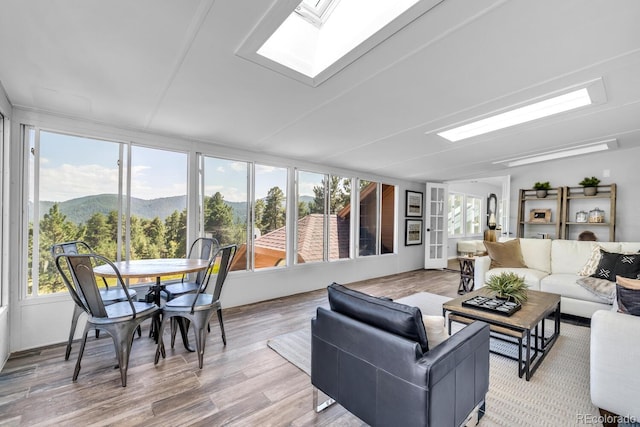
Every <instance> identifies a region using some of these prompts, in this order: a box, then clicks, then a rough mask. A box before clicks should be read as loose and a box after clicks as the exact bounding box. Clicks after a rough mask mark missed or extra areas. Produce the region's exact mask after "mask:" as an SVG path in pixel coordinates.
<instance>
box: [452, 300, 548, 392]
mask: <svg viewBox="0 0 640 427" xmlns="http://www.w3.org/2000/svg"><path fill="white" fill-rule="evenodd" d="M527 294H528V299H527V301H525V302H524V303H523V304H522V308H521V309H520V310H518V311H516V312H515V313H514V314H512V315H511V316H505V315H502V314H495V313H492V312H488V311H484V310H479V309H477V308H473V307H465V306H463V305H462V302H463V301H466V300H468V299H471V298H473V297H475V296H478V295H482V296H487V297H493V293H492V292H491V291H490V290H488V289H486V288H479V289H477V290H475V291H472V292H469V293H467V294H465V295H463V296H460V297H458V298H455V299H452V300H450V301H447V302H445V303H444V304H442V311H443V314H444V315H445V316H446V314H447V313H448V315H449V316H448V318H449V333H451V323H452V322H458V323H464V324H468V323H471V322H473V321H475V320H481V321H483V322H487V323H488V324H489V325H490V328H491V335H492V337H493V338H496V339H499V340H502V341H506V342H508V343H512V344H514V345H516V346H517V348H518V357H517V358H515V357H513V356H511V355H510V354H507V353H503V352H500V351H497V350H492V352H493V353H497V354H500V355H502V356H506V357H508V358H510V359H513V360H517V361H518V376H519V377H520V378H522V376H523V375H524V376H525V377H526V379H527V381H529V380H530V379H531V376H532V375H533V373H534V372H535V371H536V370H537V369H538V366H540V363H542V361H543V360H544V358H545V357H546V355H547V353H549V350H550V349H551V347H552V346H553V344H555V342H556V340H557V339H558V336H559V335H560V295H559V294H553V293H549V292H540V291H534V290H529V291H527ZM549 317H552V319H553V321H554V328H553V333H552V334H551V335H549V336H545V320H546V319H547V318H549Z"/></svg>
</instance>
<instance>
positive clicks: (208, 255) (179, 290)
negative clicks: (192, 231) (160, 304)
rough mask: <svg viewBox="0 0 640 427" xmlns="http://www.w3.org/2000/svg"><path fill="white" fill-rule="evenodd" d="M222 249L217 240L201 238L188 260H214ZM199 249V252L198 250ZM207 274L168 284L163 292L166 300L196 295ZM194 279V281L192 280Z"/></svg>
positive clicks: (193, 245) (196, 242)
mask: <svg viewBox="0 0 640 427" xmlns="http://www.w3.org/2000/svg"><path fill="white" fill-rule="evenodd" d="M219 247H220V243H218V240H217V239H214V238H211V237H199V238H197V239H196V240H194V241H193V243H192V244H191V247H190V248H189V254H188V256H187V258H200V259H209V260H210V259H212V258H213V256H214V255H215V253H216V251H217V250H218V248H219ZM198 249H199V250H198ZM205 276H206V272H205V271H199V272H197V273H196V274H195V275H192V277H191V276H189V275H187V276H183V277H182V279H181V280H180V282H178V283H168V284H166V285H164V286H163V288H162V292H163V293H164V294H165V297H166V300H167V301H171V300H172V299H174V298H176V297H179V296H180V295H184V294H191V293H196V292H197V291H198V289H200V288H201V286H202V283H203V281H204V279H205ZM191 278H193V280H190V279H191Z"/></svg>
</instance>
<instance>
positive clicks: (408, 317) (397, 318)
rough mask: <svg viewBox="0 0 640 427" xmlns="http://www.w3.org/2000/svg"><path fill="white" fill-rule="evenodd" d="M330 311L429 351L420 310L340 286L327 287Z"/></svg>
mask: <svg viewBox="0 0 640 427" xmlns="http://www.w3.org/2000/svg"><path fill="white" fill-rule="evenodd" d="M327 290H328V293H329V305H330V307H331V310H333V311H336V312H338V313H340V314H343V315H345V316H348V317H351V318H352V319H356V320H358V321H360V322H363V323H366V324H368V325H371V326H375V327H376V328H379V329H382V330H384V331H387V332H390V333H392V334H395V335H399V336H402V337H404V338H407V339H410V340H412V341H415V342H417V343H418V344H419V345H420V348H421V349H422V352H423V353H426V352H427V351H429V343H428V342H427V333H426V331H425V328H424V324H423V323H422V313H421V312H420V309H419V308H418V307H410V306H408V305H404V304H399V303H397V302H394V301H390V300H388V299H382V298H378V297H374V296H372V295H367V294H365V293H362V292H358V291H355V290H353V289H349V288H347V287H344V286H342V285H339V284H337V283H333V284H331V285H330V286H329V287H328V288H327Z"/></svg>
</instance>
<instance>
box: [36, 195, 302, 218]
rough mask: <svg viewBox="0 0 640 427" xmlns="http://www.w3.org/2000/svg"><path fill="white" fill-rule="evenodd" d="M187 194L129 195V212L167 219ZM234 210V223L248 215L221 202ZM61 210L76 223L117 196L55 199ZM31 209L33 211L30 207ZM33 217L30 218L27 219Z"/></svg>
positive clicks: (109, 207) (243, 206)
mask: <svg viewBox="0 0 640 427" xmlns="http://www.w3.org/2000/svg"><path fill="white" fill-rule="evenodd" d="M186 199H187V198H186V196H174V197H162V198H159V199H151V200H144V199H136V198H131V215H134V216H137V217H140V218H145V219H153V218H155V217H158V218H160V219H161V220H164V219H166V218H167V217H168V216H169V215H171V214H172V213H173V212H174V211H179V212H180V211H182V210H184V209H185V207H186V205H187V202H186ZM300 200H301V201H303V202H306V203H308V202H310V201H313V197H309V196H302V197H301V198H300ZM55 203H56V202H41V203H40V219H42V217H43V216H44V214H46V213H47V212H49V209H50V208H51V206H53V205H54V204H55ZM224 203H225V204H226V205H229V206H231V208H232V209H233V215H234V219H236V220H237V222H240V223H244V222H245V221H246V218H247V203H246V202H227V201H225V202H224ZM58 207H59V209H60V212H61V213H62V214H63V215H65V216H66V217H67V219H68V220H69V221H72V222H74V223H76V224H80V223H84V222H86V221H87V220H88V219H89V218H90V217H91V215H93V214H94V213H95V212H100V213H102V214H104V215H107V214H108V213H109V212H110V211H113V210H117V209H118V196H117V195H116V194H100V195H97V196H86V197H79V198H77V199H71V200H67V201H65V202H58ZM30 212H33V210H32V209H30ZM29 219H30V220H32V218H29Z"/></svg>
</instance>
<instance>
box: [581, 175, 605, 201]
mask: <svg viewBox="0 0 640 427" xmlns="http://www.w3.org/2000/svg"><path fill="white" fill-rule="evenodd" d="M598 184H600V180H599V179H598V178H596V177H595V176H592V177H591V178H589V177H585V178H584V179H583V180H582V181H580V182H579V183H578V185H582V186H583V187H584V189H583V191H584V195H585V196H595V195H596V194H597V193H598Z"/></svg>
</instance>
